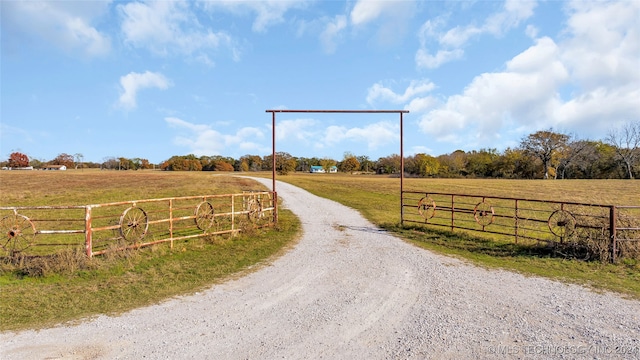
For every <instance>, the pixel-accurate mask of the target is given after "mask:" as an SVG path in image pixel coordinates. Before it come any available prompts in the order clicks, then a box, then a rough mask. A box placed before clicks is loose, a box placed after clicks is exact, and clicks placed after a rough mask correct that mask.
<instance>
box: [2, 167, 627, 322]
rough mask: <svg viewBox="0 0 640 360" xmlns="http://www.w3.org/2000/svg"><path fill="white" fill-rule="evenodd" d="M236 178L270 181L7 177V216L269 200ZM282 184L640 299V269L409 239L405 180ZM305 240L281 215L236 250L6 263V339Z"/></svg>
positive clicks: (154, 296) (198, 244)
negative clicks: (158, 203) (73, 208)
mask: <svg viewBox="0 0 640 360" xmlns="http://www.w3.org/2000/svg"><path fill="white" fill-rule="evenodd" d="M235 174H238V175H249V176H260V177H267V178H268V177H270V176H271V173H233V174H231V173H225V174H223V175H221V174H220V173H216V172H161V171H120V172H118V171H99V170H84V171H81V170H70V171H66V172H53V171H24V172H20V171H3V172H0V185H1V186H0V205H1V206H41V205H81V204H95V203H103V202H112V201H127V200H136V199H150V198H165V197H173V196H197V195H205V194H225V193H237V192H242V191H243V190H248V189H250V190H270V189H266V188H264V187H262V186H260V185H258V184H256V183H255V182H253V181H251V180H248V179H244V178H238V177H234V176H231V175H235ZM278 180H281V181H284V182H289V183H291V184H294V185H296V186H299V187H302V188H304V189H307V190H308V191H310V192H312V193H314V194H316V195H319V196H322V197H326V198H329V199H332V200H335V201H337V202H340V203H342V204H344V205H347V206H349V207H352V208H354V209H357V210H358V211H360V212H361V213H362V214H363V215H364V216H365V217H366V218H367V219H369V220H370V221H372V222H373V223H375V224H377V225H378V226H381V227H383V228H385V229H387V230H388V231H392V232H394V233H395V234H397V235H398V236H400V237H402V238H404V239H406V240H407V241H409V242H412V243H413V244H415V245H416V246H418V247H421V248H425V249H429V250H431V251H435V252H438V253H442V254H446V255H449V256H455V257H459V258H463V259H466V260H468V261H470V262H473V263H475V264H477V265H479V266H486V267H493V268H501V269H507V270H511V271H517V272H521V273H525V274H532V275H539V276H545V277H550V278H554V279H558V280H561V281H567V282H572V283H578V284H583V285H586V286H589V287H592V288H593V289H594V290H596V291H615V292H618V293H621V294H624V295H626V296H630V297H634V298H639V299H640V264H639V262H638V261H637V260H633V259H626V260H624V261H621V262H619V263H618V264H608V263H602V262H593V261H592V262H585V261H578V260H573V259H567V258H562V257H557V256H554V255H553V254H552V253H549V252H548V251H546V250H544V249H541V250H540V249H535V248H531V247H523V246H519V245H515V244H512V243H505V242H500V241H492V240H487V239H480V238H477V237H475V236H473V235H472V234H467V233H462V232H455V233H450V232H448V231H442V230H438V229H427V230H422V229H421V230H419V231H418V230H416V229H413V228H402V227H400V226H399V221H400V198H399V193H400V180H399V179H398V178H392V177H386V176H373V175H346V174H301V173H296V174H290V175H287V176H278ZM276 190H277V189H276ZM405 190H416V191H425V190H429V191H439V192H455V193H463V194H470V195H487V196H508V197H523V198H535V199H541V200H564V201H581V202H589V203H600V204H616V205H640V198H639V195H638V194H640V182H639V181H628V180H588V181H587V180H580V181H574V180H556V181H542V180H537V181H526V180H513V181H511V180H489V179H405ZM299 228H300V224H299V223H298V221H297V219H296V218H295V216H293V214H291V213H290V212H288V211H286V209H282V208H280V211H279V225H278V227H277V228H276V229H268V230H257V231H255V232H253V233H248V234H246V235H242V236H238V237H233V238H232V237H228V236H212V237H209V238H204V239H197V240H191V241H183V242H179V243H177V245H176V246H175V247H174V248H169V247H168V246H166V245H158V246H153V247H150V248H147V249H144V250H140V251H124V252H112V253H107V254H106V255H104V256H101V257H96V258H94V259H90V260H88V259H86V258H85V257H84V254H83V253H82V251H80V252H78V251H73V250H68V251H62V252H61V253H60V254H59V255H57V256H56V257H55V259H54V260H55V264H52V263H50V262H49V263H45V264H34V265H32V267H31V268H29V267H27V268H24V267H23V268H19V269H16V268H15V266H13V265H11V264H8V263H6V262H5V263H2V265H1V266H2V267H1V268H0V270H1V274H0V318H2V319H3V322H2V325H1V327H0V330H15V329H22V328H40V327H44V326H49V325H52V324H56V323H60V322H65V321H70V320H75V319H79V318H83V317H87V316H93V315H96V314H102V313H106V314H114V313H119V312H122V311H127V310H129V309H133V308H135V307H139V306H144V305H148V304H152V303H156V302H158V301H161V300H162V299H166V298H168V297H172V296H176V295H180V294H187V293H192V292H194V291H198V290H199V289H202V288H204V287H207V286H210V285H211V284H214V283H216V282H220V281H224V279H226V278H228V277H229V276H234V275H233V274H237V273H239V272H242V271H246V270H247V269H252V268H255V267H254V265H255V264H260V263H262V262H264V261H266V260H267V259H269V258H270V257H272V256H276V255H277V254H279V253H282V251H283V249H286V248H287V246H291V245H292V244H293V243H294V242H295V239H296V238H297V234H298V233H299ZM34 267H35V268H34Z"/></svg>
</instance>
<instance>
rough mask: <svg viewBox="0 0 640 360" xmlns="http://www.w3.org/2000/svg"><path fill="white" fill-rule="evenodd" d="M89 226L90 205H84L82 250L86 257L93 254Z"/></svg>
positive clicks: (91, 233) (91, 235)
mask: <svg viewBox="0 0 640 360" xmlns="http://www.w3.org/2000/svg"><path fill="white" fill-rule="evenodd" d="M91 226H92V225H91V206H86V207H85V208H84V250H85V252H86V254H87V257H92V256H93V232H92V229H91Z"/></svg>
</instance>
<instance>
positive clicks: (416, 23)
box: [0, 0, 640, 163]
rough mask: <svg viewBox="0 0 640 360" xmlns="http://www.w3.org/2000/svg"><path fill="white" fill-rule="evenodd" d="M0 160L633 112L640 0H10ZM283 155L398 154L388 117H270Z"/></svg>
mask: <svg viewBox="0 0 640 360" xmlns="http://www.w3.org/2000/svg"><path fill="white" fill-rule="evenodd" d="M0 4H1V5H0V6H1V16H2V18H1V20H2V24H1V31H2V33H1V34H0V36H1V39H2V52H1V57H2V58H1V64H0V66H1V68H0V75H1V78H0V81H1V83H0V85H1V89H0V91H1V92H0V106H1V107H0V157H2V158H8V156H9V154H10V153H11V152H13V151H20V152H23V153H26V154H27V155H29V157H30V158H35V159H39V160H43V161H47V160H51V159H53V158H55V157H56V156H57V155H58V154H60V153H68V154H77V153H80V154H82V155H83V157H84V160H85V161H93V162H102V161H103V160H104V159H105V158H108V157H127V158H135V157H139V158H145V159H148V160H149V161H151V162H153V163H159V162H162V161H163V160H166V159H168V158H170V157H171V156H173V155H186V154H195V155H198V156H200V155H222V156H231V157H234V158H239V157H241V156H243V155H246V154H251V155H261V156H264V155H268V154H270V153H271V114H270V113H266V112H265V110H268V109H290V110H292V109H351V110H408V111H409V113H408V114H406V115H405V116H404V135H405V136H404V151H405V154H406V155H412V154H416V153H426V154H430V155H433V156H437V155H441V154H448V153H451V152H453V151H455V150H458V149H460V150H465V151H470V150H480V149H483V148H495V149H497V150H498V151H502V150H504V149H505V148H507V147H517V146H518V145H519V143H520V140H521V139H522V138H523V137H524V136H527V135H529V134H531V133H533V132H536V131H538V130H546V129H549V128H553V129H554V130H556V131H560V132H564V133H569V134H572V135H574V136H576V138H580V139H591V140H601V139H604V138H605V137H606V135H607V132H608V131H610V130H612V129H615V128H617V127H619V126H621V125H622V124H625V123H628V122H629V121H637V120H638V119H640V1H614V2H604V1H597V2H591V1H583V0H581V1H575V2H571V1H569V2H559V1H540V2H537V1H506V2H500V1H468V2H466V1H450V2H445V1H404V0H402V1H391V0H386V1H363V0H358V1H346V2H342V1H289V0H278V1H159V2H141V1H140V2H139V1H132V2H128V1H115V2H112V1H51V2H39V1H12V0H3V1H1V2H0ZM276 133H277V140H276V144H277V150H278V151H285V152H288V153H290V154H291V155H293V156H298V157H318V158H324V157H330V158H333V159H335V160H341V159H342V158H343V155H344V153H345V152H350V153H353V154H355V155H366V156H369V157H370V158H371V159H372V160H377V159H378V158H379V157H383V156H388V155H391V154H397V153H399V151H400V142H399V116H398V115H396V114H375V115H372V114H349V115H339V114H292V113H283V114H277V123H276Z"/></svg>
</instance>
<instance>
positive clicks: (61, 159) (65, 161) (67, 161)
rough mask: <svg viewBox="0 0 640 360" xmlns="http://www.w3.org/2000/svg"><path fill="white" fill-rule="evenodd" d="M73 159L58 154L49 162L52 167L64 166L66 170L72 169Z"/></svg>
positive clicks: (71, 156)
mask: <svg viewBox="0 0 640 360" xmlns="http://www.w3.org/2000/svg"><path fill="white" fill-rule="evenodd" d="M73 163H74V157H73V155H69V154H66V153H62V154H59V155H58V156H56V158H55V159H53V160H51V164H52V165H64V166H66V167H67V169H71V168H73Z"/></svg>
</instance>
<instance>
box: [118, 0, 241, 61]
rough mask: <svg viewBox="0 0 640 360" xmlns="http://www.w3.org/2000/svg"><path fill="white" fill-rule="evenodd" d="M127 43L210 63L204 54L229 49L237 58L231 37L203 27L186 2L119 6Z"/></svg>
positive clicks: (164, 53)
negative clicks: (220, 48) (224, 47)
mask: <svg viewBox="0 0 640 360" xmlns="http://www.w3.org/2000/svg"><path fill="white" fill-rule="evenodd" d="M118 10H119V12H120V16H121V19H122V25H121V30H122V33H123V35H124V40H125V43H127V44H129V45H131V46H134V47H137V48H147V49H148V50H150V51H152V52H153V53H155V54H158V55H162V56H168V55H176V53H177V54H181V55H184V54H187V55H192V54H195V56H196V57H197V58H198V59H200V60H203V59H204V63H206V64H209V63H210V60H209V59H208V58H206V57H203V55H202V52H206V51H207V50H211V49H218V48H219V47H221V46H226V47H229V48H230V49H232V55H233V56H234V57H235V56H237V52H238V49H235V48H234V43H233V40H232V38H231V36H230V35H228V34H227V33H225V32H224V31H214V30H212V29H210V28H206V27H204V26H203V25H202V24H201V23H200V21H199V20H198V17H197V16H196V14H195V13H194V11H193V10H192V8H191V3H189V2H187V1H182V0H181V1H150V2H145V3H142V2H131V3H127V4H124V5H119V6H118Z"/></svg>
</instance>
